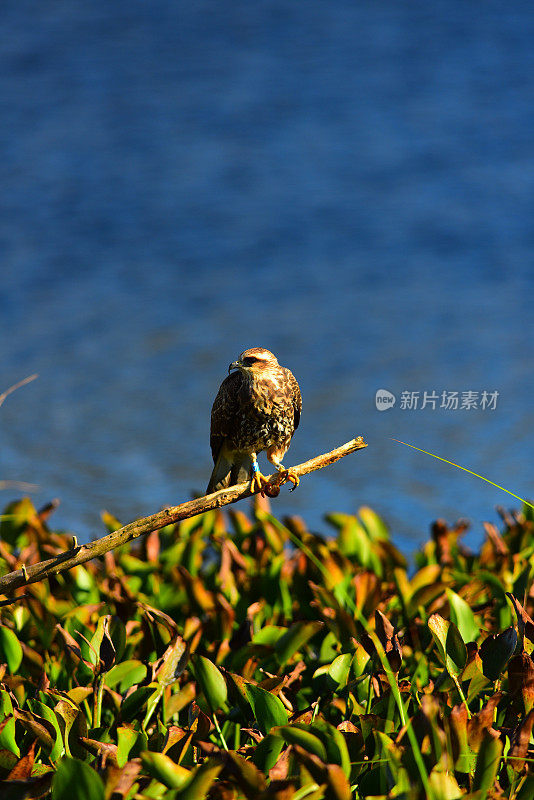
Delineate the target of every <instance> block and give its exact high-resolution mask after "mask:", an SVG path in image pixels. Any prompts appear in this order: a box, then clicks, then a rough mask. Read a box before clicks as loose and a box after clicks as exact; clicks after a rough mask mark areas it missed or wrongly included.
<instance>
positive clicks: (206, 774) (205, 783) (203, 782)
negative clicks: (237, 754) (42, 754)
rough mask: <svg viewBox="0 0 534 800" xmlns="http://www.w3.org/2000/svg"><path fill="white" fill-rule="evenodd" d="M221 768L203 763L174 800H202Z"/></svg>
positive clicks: (209, 761) (207, 762)
mask: <svg viewBox="0 0 534 800" xmlns="http://www.w3.org/2000/svg"><path fill="white" fill-rule="evenodd" d="M222 766H223V765H222V764H218V763H217V762H215V761H214V760H211V759H210V760H208V761H205V762H204V764H202V766H200V767H197V768H196V770H195V771H194V773H193V777H192V778H191V780H190V782H189V783H188V784H187V786H185V787H184V788H183V789H179V790H178V791H177V792H176V793H175V795H174V800H204V798H205V797H206V795H207V793H208V792H209V790H210V788H211V786H212V785H213V781H214V780H215V778H216V777H217V775H218V774H219V772H220V771H221V769H222ZM53 800H54V798H53Z"/></svg>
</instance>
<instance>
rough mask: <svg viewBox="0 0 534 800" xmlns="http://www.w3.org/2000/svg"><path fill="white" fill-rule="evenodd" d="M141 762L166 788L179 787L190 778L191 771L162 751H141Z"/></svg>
mask: <svg viewBox="0 0 534 800" xmlns="http://www.w3.org/2000/svg"><path fill="white" fill-rule="evenodd" d="M141 762H142V764H143V766H144V768H145V769H146V771H147V772H148V774H149V775H151V776H152V777H153V778H156V780H158V781H160V782H161V783H163V784H164V786H167V788H168V789H181V788H182V787H183V786H185V784H186V783H187V782H188V781H189V780H190V778H191V772H190V770H188V769H185V767H181V766H180V765H179V764H175V763H174V761H173V760H172V758H169V756H166V755H164V753H152V752H150V751H149V750H145V752H144V753H141Z"/></svg>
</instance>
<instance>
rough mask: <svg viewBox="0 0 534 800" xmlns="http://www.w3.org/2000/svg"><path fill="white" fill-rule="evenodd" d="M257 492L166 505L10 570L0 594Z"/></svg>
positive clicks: (246, 489) (226, 492) (351, 445)
mask: <svg viewBox="0 0 534 800" xmlns="http://www.w3.org/2000/svg"><path fill="white" fill-rule="evenodd" d="M364 447H367V444H366V442H364V441H363V439H362V437H361V436H359V437H358V438H357V439H352V440H351V441H350V442H347V443H346V444H343V445H341V447H336V449H335V450H332V451H331V452H330V453H324V454H323V455H321V456H316V457H315V458H311V459H310V460H309V461H305V462H304V463H303V464H299V465H298V466H296V467H291V472H292V473H293V475H297V477H301V476H302V475H307V474H308V473H310V472H314V471H315V470H317V469H322V468H323V467H328V466H329V465H330V464H333V463H334V462H335V461H339V459H340V458H343V457H344V456H348V455H349V454H350V453H354V452H356V450H362V449H363V448H364ZM269 480H270V481H271V482H272V483H273V485H274V486H277V485H281V483H285V480H287V479H285V480H282V481H280V480H279V475H278V473H275V474H273V475H270V476H269ZM256 493H257V491H256V492H251V490H250V481H245V482H244V483H238V484H236V485H235V486H230V487H228V488H227V489H220V490H219V491H218V492H213V494H208V495H205V496H203V497H198V498H196V499H195V500H189V501H188V502H187V503H181V504H180V505H179V506H171V507H170V508H165V509H163V511H158V513H157V514H152V515H151V516H150V517H143V518H141V519H137V520H135V521H134V522H130V523H129V524H128V525H125V526H124V527H123V528H119V529H118V530H117V531H114V532H113V533H109V534H108V535H107V536H103V537H102V538H101V539H96V540H95V541H94V542H90V543H89V544H82V545H76V546H75V547H73V549H72V550H67V551H66V552H65V553H61V555H59V556H55V557H54V558H49V559H47V560H46V561H41V562H39V563H38V564H32V565H30V566H28V567H24V568H23V569H18V570H15V572H10V573H9V574H8V575H4V576H2V577H0V594H5V595H7V594H9V593H11V592H13V591H14V590H15V589H18V588H19V587H21V586H26V585H27V584H28V583H35V582H36V581H42V580H44V579H45V578H49V577H50V576H51V575H58V574H59V573H60V572H65V571H66V570H69V569H72V567H76V566H78V564H84V563H85V562H86V561H90V560H91V559H92V558H97V557H98V556H102V555H104V553H107V552H109V551H110V550H114V549H115V548H116V547H120V546H121V545H123V544H126V542H131V541H132V540H133V539H137V538H138V537H139V536H144V535H145V534H147V533H151V532H152V531H156V530H158V529H159V528H163V527H164V526H165V525H170V524H172V523H173V522H179V521H180V520H182V519H188V518H189V517H195V516H196V515H197V514H202V513H203V512H205V511H211V510H212V509H214V508H221V506H226V505H228V504H229V503H236V502H237V501H238V500H242V499H243V498H245V497H250V496H251V495H252V494H256Z"/></svg>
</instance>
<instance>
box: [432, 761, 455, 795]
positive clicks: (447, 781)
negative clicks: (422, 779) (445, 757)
mask: <svg viewBox="0 0 534 800" xmlns="http://www.w3.org/2000/svg"><path fill="white" fill-rule="evenodd" d="M429 784H430V791H431V797H432V800H459V798H461V797H462V795H463V792H462V790H461V789H460V787H459V786H458V783H457V781H456V778H455V777H454V775H451V773H450V772H445V771H443V769H442V768H441V767H438V768H435V769H433V770H432V772H431V774H430V776H429Z"/></svg>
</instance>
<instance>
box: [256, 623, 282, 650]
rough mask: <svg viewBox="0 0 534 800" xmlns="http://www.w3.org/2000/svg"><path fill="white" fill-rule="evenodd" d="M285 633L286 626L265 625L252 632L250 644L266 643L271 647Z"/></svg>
mask: <svg viewBox="0 0 534 800" xmlns="http://www.w3.org/2000/svg"><path fill="white" fill-rule="evenodd" d="M286 633H287V628H282V627H281V626H279V625H265V627H264V628H260V630H259V631H257V632H256V633H255V634H254V636H253V637H252V644H266V645H270V646H271V647H272V646H274V645H275V644H276V642H277V641H278V640H279V639H281V638H282V636H285V634H286Z"/></svg>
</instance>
